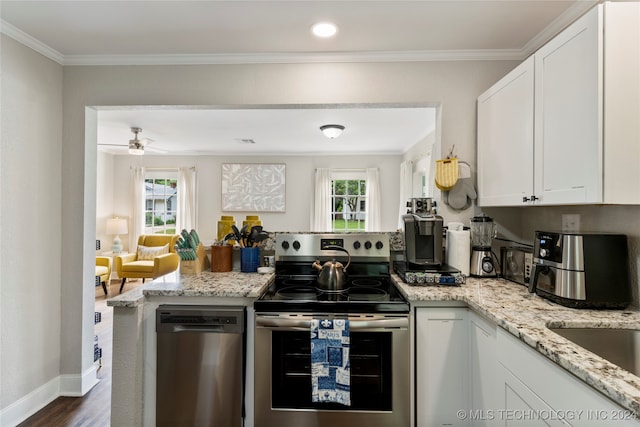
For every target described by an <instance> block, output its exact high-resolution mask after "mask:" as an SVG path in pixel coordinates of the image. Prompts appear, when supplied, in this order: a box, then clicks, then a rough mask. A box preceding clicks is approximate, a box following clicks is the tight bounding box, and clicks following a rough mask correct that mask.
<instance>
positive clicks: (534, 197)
mask: <svg viewBox="0 0 640 427" xmlns="http://www.w3.org/2000/svg"><path fill="white" fill-rule="evenodd" d="M536 200H540V197H536V196H531V201H532V202H535V201H536Z"/></svg>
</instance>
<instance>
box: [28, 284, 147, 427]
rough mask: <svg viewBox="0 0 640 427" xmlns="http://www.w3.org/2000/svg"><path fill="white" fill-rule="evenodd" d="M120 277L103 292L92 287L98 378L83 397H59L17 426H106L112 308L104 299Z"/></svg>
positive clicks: (114, 289) (113, 291)
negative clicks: (99, 317)
mask: <svg viewBox="0 0 640 427" xmlns="http://www.w3.org/2000/svg"><path fill="white" fill-rule="evenodd" d="M140 285H142V281H138V282H135V281H134V282H127V286H126V289H125V290H127V291H128V290H131V289H133V287H135V286H140ZM119 289H120V281H119V280H114V281H112V282H111V284H110V285H109V287H108V291H109V294H108V295H104V291H103V290H102V287H98V288H96V311H99V312H100V313H102V322H100V323H98V324H97V325H95V333H96V334H97V335H98V345H99V346H100V347H102V364H101V365H98V363H97V362H96V367H97V368H98V372H97V377H98V380H99V381H100V382H99V383H98V384H97V385H96V386H95V387H94V388H93V389H92V390H91V391H90V392H89V393H87V394H86V395H84V396H83V397H59V398H57V399H55V400H54V401H53V402H51V403H50V404H49V405H47V406H45V407H44V408H43V409H42V410H40V411H38V412H37V413H36V414H34V415H32V416H31V417H29V418H27V419H26V420H25V421H24V422H23V423H21V424H19V427H32V426H33V427H40V426H42V427H59V426H73V427H76V426H86V427H109V426H110V421H111V353H112V351H111V348H112V345H111V344H112V331H113V308H112V307H108V306H107V299H108V298H112V297H114V296H116V295H118V291H119Z"/></svg>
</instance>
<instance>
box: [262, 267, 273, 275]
mask: <svg viewBox="0 0 640 427" xmlns="http://www.w3.org/2000/svg"><path fill="white" fill-rule="evenodd" d="M275 271H276V269H275V268H273V267H258V273H260V274H271V273H273V272H275Z"/></svg>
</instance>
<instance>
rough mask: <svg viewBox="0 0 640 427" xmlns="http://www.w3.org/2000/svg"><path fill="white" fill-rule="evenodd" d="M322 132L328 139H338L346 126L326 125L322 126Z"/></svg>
mask: <svg viewBox="0 0 640 427" xmlns="http://www.w3.org/2000/svg"><path fill="white" fill-rule="evenodd" d="M320 130H321V131H322V133H323V134H324V136H326V137H327V138H330V139H333V138H337V137H339V136H340V135H341V134H342V131H343V130H344V126H342V125H324V126H320Z"/></svg>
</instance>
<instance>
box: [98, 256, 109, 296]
mask: <svg viewBox="0 0 640 427" xmlns="http://www.w3.org/2000/svg"><path fill="white" fill-rule="evenodd" d="M111 263H112V261H111V257H109V256H97V257H96V282H98V280H99V281H100V284H101V285H102V289H104V294H105V295H107V293H108V292H107V283H109V281H110V280H111V266H112V264H111ZM96 286H98V283H96Z"/></svg>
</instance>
